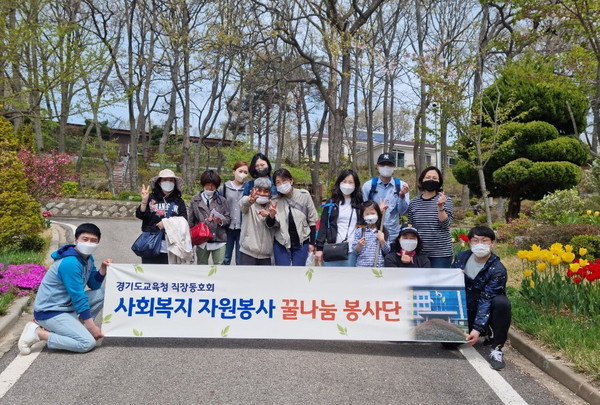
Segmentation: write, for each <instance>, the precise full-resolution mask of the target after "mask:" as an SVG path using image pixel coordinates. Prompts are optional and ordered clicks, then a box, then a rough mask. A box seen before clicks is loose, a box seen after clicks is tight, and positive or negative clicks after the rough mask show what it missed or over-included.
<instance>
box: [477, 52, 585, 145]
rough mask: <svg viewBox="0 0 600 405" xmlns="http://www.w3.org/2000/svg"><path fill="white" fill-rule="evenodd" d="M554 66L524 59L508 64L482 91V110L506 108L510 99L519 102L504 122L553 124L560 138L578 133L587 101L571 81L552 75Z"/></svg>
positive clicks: (531, 59)
mask: <svg viewBox="0 0 600 405" xmlns="http://www.w3.org/2000/svg"><path fill="white" fill-rule="evenodd" d="M554 66H555V63H554V62H553V61H547V60H545V59H543V58H540V57H535V56H527V57H525V58H523V59H520V60H518V61H515V62H513V63H509V64H508V65H507V66H506V67H505V68H504V69H503V70H502V72H501V75H500V77H499V78H498V79H497V80H496V82H495V83H494V85H493V86H490V87H488V88H487V89H485V91H484V92H483V98H482V102H483V108H484V110H486V111H488V112H492V111H494V109H495V104H497V103H498V104H499V105H506V103H507V102H508V100H509V99H510V98H514V99H516V100H519V101H520V103H519V104H518V105H516V106H515V108H514V109H513V110H512V112H511V113H510V115H509V117H508V119H509V120H513V119H514V120H516V121H518V122H530V121H544V122H547V123H549V124H552V125H554V127H556V129H558V132H559V133H560V134H561V135H569V134H579V133H581V132H582V131H583V130H584V129H585V127H586V125H587V124H586V115H587V113H588V111H589V102H588V99H587V97H586V95H585V93H584V92H583V91H581V89H580V87H579V86H578V85H577V84H576V83H575V82H573V80H571V78H568V77H563V76H559V75H557V74H555V73H554Z"/></svg>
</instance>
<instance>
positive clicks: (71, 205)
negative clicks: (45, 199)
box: [45, 198, 140, 218]
mask: <svg viewBox="0 0 600 405" xmlns="http://www.w3.org/2000/svg"><path fill="white" fill-rule="evenodd" d="M139 204H140V203H139V202H137V201H113V200H85V199H78V198H63V199H60V200H54V201H50V202H49V203H47V204H46V207H45V209H46V210H47V211H50V212H51V213H52V215H53V216H56V217H92V218H135V209H136V208H137V207H138V205H139Z"/></svg>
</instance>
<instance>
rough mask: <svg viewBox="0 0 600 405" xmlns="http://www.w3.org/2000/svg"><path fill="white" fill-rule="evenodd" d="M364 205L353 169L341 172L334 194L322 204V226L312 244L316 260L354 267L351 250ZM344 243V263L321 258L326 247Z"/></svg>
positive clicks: (338, 265) (326, 264) (331, 264)
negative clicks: (314, 242) (345, 245)
mask: <svg viewBox="0 0 600 405" xmlns="http://www.w3.org/2000/svg"><path fill="white" fill-rule="evenodd" d="M362 202H363V199H362V192H361V190H360V180H359V179H358V176H357V175H356V173H355V172H354V170H352V169H347V170H343V171H342V172H341V173H340V175H339V176H338V178H337V180H336V181H335V185H334V187H333V193H332V195H331V198H330V199H329V200H328V201H327V204H323V213H322V214H321V223H320V226H319V232H318V236H317V241H316V244H315V248H316V253H315V259H316V260H317V261H319V262H322V263H323V265H324V266H328V267H332V266H334V267H335V266H337V267H354V265H355V264H356V254H355V253H354V251H352V249H351V244H352V241H353V240H354V232H355V230H356V224H357V222H358V219H359V217H360V206H361V204H362ZM340 243H347V245H348V246H347V247H348V249H347V252H346V253H347V259H345V260H344V259H338V260H331V259H329V258H328V257H326V256H327V255H325V257H324V254H323V249H324V247H325V245H326V244H340Z"/></svg>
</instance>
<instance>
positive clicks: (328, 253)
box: [323, 207, 354, 262]
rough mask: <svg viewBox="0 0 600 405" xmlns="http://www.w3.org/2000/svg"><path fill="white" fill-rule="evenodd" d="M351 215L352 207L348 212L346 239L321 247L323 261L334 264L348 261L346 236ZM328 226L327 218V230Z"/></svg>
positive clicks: (348, 231) (352, 212)
mask: <svg viewBox="0 0 600 405" xmlns="http://www.w3.org/2000/svg"><path fill="white" fill-rule="evenodd" d="M330 214H331V213H330ZM353 214H354V207H352V210H351V211H350V220H349V221H348V229H347V230H346V237H345V238H344V240H343V241H342V242H340V243H325V244H324V245H323V261H325V262H336V261H339V260H348V235H349V233H350V224H351V223H352V215H353ZM330 225H331V224H330V223H329V218H327V228H329V227H330Z"/></svg>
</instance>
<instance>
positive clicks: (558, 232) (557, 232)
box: [523, 224, 600, 249]
mask: <svg viewBox="0 0 600 405" xmlns="http://www.w3.org/2000/svg"><path fill="white" fill-rule="evenodd" d="M578 235H593V236H599V235H600V226H597V225H591V224H561V225H539V226H537V227H533V228H531V229H530V230H529V231H528V232H527V233H525V234H524V235H523V236H526V237H527V240H528V243H529V244H530V245H532V244H536V245H539V246H540V247H542V249H544V248H549V247H550V246H551V245H552V244H553V243H555V242H559V243H562V244H563V245H566V244H569V243H570V242H571V239H572V238H573V237H575V236H578Z"/></svg>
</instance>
